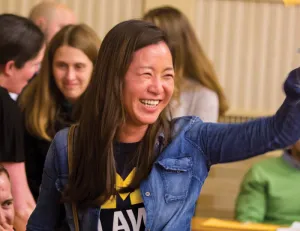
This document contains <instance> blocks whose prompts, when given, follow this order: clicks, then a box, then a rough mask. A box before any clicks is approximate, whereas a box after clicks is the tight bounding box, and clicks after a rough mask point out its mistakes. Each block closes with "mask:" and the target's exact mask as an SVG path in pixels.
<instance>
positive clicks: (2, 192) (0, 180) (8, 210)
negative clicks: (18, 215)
mask: <svg viewBox="0 0 300 231" xmlns="http://www.w3.org/2000/svg"><path fill="white" fill-rule="evenodd" d="M0 203H1V206H0V227H9V226H11V227H12V225H13V223H14V212H15V211H14V206H13V199H12V194H11V185H10V181H9V179H8V178H7V176H6V174H4V173H1V174H0ZM5 230H6V229H5ZM9 230H10V229H9Z"/></svg>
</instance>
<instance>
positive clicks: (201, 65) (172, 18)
mask: <svg viewBox="0 0 300 231" xmlns="http://www.w3.org/2000/svg"><path fill="white" fill-rule="evenodd" d="M143 19H144V20H146V21H150V22H152V23H154V24H155V25H157V26H158V27H160V28H161V29H162V30H163V31H164V32H165V33H166V34H167V37H168V39H169V41H170V46H171V51H172V53H173V55H174V57H175V75H176V78H175V92H174V97H175V99H178V98H179V95H180V85H181V82H182V79H183V78H191V79H194V80H196V81H198V82H200V83H201V84H202V85H203V86H205V87H207V88H209V89H211V90H212V91H214V92H216V93H217V95H218V98H219V114H220V115H223V114H224V113H225V112H226V110H227V109H228V104H227V100H226V98H225V94H224V92H223V89H222V87H221V85H220V83H219V81H218V78H217V75H216V73H215V70H214V68H213V66H212V64H211V62H210V61H209V59H208V58H207V57H206V55H205V53H204V51H203V49H202V47H201V45H200V43H199V41H198V39H197V36H196V34H195V32H194V30H193V29H192V26H191V25H190V23H189V21H188V19H187V18H186V16H185V15H184V14H183V13H181V12H180V11H179V10H177V9H175V8H173V7H169V6H166V7H160V8H156V9H153V10H150V11H149V12H147V13H146V14H145V15H144V17H143Z"/></svg>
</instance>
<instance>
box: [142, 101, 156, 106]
mask: <svg viewBox="0 0 300 231" xmlns="http://www.w3.org/2000/svg"><path fill="white" fill-rule="evenodd" d="M141 102H142V103H143V104H145V105H147V106H157V105H158V104H159V100H141Z"/></svg>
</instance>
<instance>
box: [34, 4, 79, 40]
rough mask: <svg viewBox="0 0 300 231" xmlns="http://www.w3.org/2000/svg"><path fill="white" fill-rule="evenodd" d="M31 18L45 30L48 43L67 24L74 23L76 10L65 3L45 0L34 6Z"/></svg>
mask: <svg viewBox="0 0 300 231" xmlns="http://www.w3.org/2000/svg"><path fill="white" fill-rule="evenodd" d="M29 18H30V19H31V20H32V21H33V22H34V23H35V24H36V25H37V26H38V27H40V29H41V30H42V31H43V33H44V34H45V37H46V41H47V43H49V42H50V40H51V39H52V37H53V36H54V35H55V34H56V33H57V32H58V31H59V30H60V29H61V28H62V27H64V26H65V25H69V24H74V23H75V22H76V18H75V15H74V12H73V11H72V10H71V9H70V8H68V7H67V6H66V5H65V4H62V3H58V2H55V1H43V2H41V3H39V4H37V5H36V6H34V7H33V8H32V10H31V11H30V14H29Z"/></svg>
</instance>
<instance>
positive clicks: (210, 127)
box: [27, 69, 300, 231]
mask: <svg viewBox="0 0 300 231" xmlns="http://www.w3.org/2000/svg"><path fill="white" fill-rule="evenodd" d="M298 72H299V74H300V70H298V69H296V70H294V71H292V72H291V73H290V75H289V77H288V79H287V80H286V82H285V85H284V88H285V92H286V95H287V97H286V99H285V101H284V103H283V104H282V106H281V107H280V109H279V110H278V111H277V113H276V114H275V115H274V116H272V117H266V118H262V119H257V120H253V121H250V122H247V123H243V124H217V123H203V122H202V121H201V120H200V119H199V118H198V117H181V118H178V119H176V120H174V121H173V122H172V123H173V125H174V126H173V129H172V141H171V143H170V144H169V145H168V146H167V147H166V148H165V149H164V150H162V151H161V153H160V155H159V157H158V158H157V160H156V161H155V163H154V165H153V167H152V170H151V172H150V174H149V176H148V178H147V179H146V180H144V181H143V182H142V183H141V186H140V191H141V194H142V198H143V200H144V205H145V210H146V230H153V231H158V230H165V231H169V230H172V231H174V230H175V231H176V230H178V231H184V230H190V229H191V226H190V223H191V218H192V216H193V214H194V209H195V203H196V200H197V198H198V196H199V193H200V191H201V187H202V185H203V183H204V181H205V179H206V177H207V175H208V172H209V169H210V166H211V165H213V164H217V163H226V162H231V161H238V160H243V159H246V158H250V157H253V156H255V155H258V154H261V153H265V152H267V151H270V150H274V149H279V148H283V147H286V146H288V145H290V144H293V143H295V142H296V141H297V140H298V139H299V138H300V104H299V100H300V75H299V77H298V75H297V74H298ZM67 133H68V129H64V130H62V131H60V132H59V133H58V134H57V135H56V136H55V138H54V140H53V142H52V144H51V146H50V149H49V152H48V154H47V158H46V162H45V167H44V173H43V180H42V186H41V192H40V197H39V199H38V202H37V206H36V209H35V210H34V212H33V214H32V215H31V217H30V219H29V222H28V225H27V230H28V231H39V230H54V226H55V224H56V222H57V213H58V210H59V200H60V198H61V191H62V190H63V189H64V187H65V185H66V183H67V181H68V161H67ZM161 136H163V134H161V135H160V136H159V137H161ZM159 137H158V139H157V142H156V150H159V148H158V147H159V145H160V142H161V139H160V138H159ZM65 208H66V216H67V219H68V223H69V226H70V229H71V230H74V223H73V217H72V210H71V206H70V204H67V203H66V204H65ZM100 212H101V208H89V209H86V210H79V211H78V216H79V223H80V230H84V231H85V230H91V231H93V230H98V225H99V217H100Z"/></svg>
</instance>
